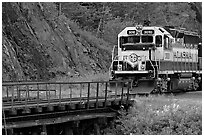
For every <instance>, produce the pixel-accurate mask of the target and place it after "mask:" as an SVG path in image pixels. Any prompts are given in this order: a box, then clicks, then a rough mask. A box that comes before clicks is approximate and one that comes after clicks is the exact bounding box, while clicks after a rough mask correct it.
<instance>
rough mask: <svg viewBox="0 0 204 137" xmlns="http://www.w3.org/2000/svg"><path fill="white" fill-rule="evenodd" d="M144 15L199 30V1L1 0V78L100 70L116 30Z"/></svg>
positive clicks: (44, 77)
mask: <svg viewBox="0 0 204 137" xmlns="http://www.w3.org/2000/svg"><path fill="white" fill-rule="evenodd" d="M145 20H149V21H150V22H151V24H150V25H156V26H165V25H174V26H178V27H184V28H187V30H192V31H197V32H198V33H199V34H202V3H201V2H170V3H165V2H134V3H131V2H66V3H43V2H35V3H30V2H29V3H28V2H27V3H26V2H25V3H22V2H17V3H7V2H3V3H2V72H3V73H2V74H3V76H2V78H3V81H7V80H13V81H15V80H50V79H53V78H56V77H66V78H70V77H75V76H76V77H78V76H82V77H83V76H84V74H99V73H100V74H103V73H104V72H107V71H108V68H109V66H110V63H111V50H112V47H113V45H115V44H117V34H118V33H119V32H120V31H121V30H122V29H124V28H125V27H127V26H134V25H135V24H138V23H139V24H142V23H143V22H144V21H145Z"/></svg>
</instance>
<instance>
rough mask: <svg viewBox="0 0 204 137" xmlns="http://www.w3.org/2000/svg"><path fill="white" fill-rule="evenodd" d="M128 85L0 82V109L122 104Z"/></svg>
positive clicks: (111, 83) (125, 83) (126, 94)
mask: <svg viewBox="0 0 204 137" xmlns="http://www.w3.org/2000/svg"><path fill="white" fill-rule="evenodd" d="M130 83H131V81H96V82H3V83H2V97H3V107H5V106H9V107H11V108H13V107H15V106H24V107H27V106H28V105H37V106H39V105H40V104H46V105H50V104H53V103H55V104H56V103H57V104H62V103H67V102H69V103H70V104H71V103H76V102H77V103H79V104H87V108H89V105H90V102H96V104H97V103H98V102H99V101H101V100H103V101H104V104H105V105H104V106H106V103H107V102H108V100H116V99H117V100H118V99H120V100H121V101H125V100H128V99H129V90H130V87H131V86H130Z"/></svg>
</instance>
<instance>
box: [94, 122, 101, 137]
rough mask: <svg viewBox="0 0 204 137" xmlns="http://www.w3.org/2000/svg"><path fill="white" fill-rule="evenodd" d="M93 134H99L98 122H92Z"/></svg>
mask: <svg viewBox="0 0 204 137" xmlns="http://www.w3.org/2000/svg"><path fill="white" fill-rule="evenodd" d="M94 135H100V127H99V125H98V123H94Z"/></svg>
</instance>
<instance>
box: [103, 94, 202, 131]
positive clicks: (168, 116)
mask: <svg viewBox="0 0 204 137" xmlns="http://www.w3.org/2000/svg"><path fill="white" fill-rule="evenodd" d="M105 132H106V133H107V134H114V135H118V134H119V135H131V134H132V135H201V134H202V101H194V100H193V99H181V100H180V99H174V97H170V98H169V97H168V98H167V97H165V96H159V97H153V96H152V97H137V98H135V104H134V106H133V107H132V108H131V109H130V111H129V113H128V114H124V115H122V116H121V117H119V119H118V120H116V121H115V127H114V128H107V129H106V131H105Z"/></svg>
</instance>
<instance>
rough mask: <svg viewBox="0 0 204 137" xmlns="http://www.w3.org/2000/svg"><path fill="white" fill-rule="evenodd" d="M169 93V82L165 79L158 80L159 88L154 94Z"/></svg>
mask: <svg viewBox="0 0 204 137" xmlns="http://www.w3.org/2000/svg"><path fill="white" fill-rule="evenodd" d="M167 91H168V82H167V81H166V80H165V79H163V78H162V79H161V80H157V88H156V89H155V90H154V91H153V93H157V94H162V93H165V92H167Z"/></svg>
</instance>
